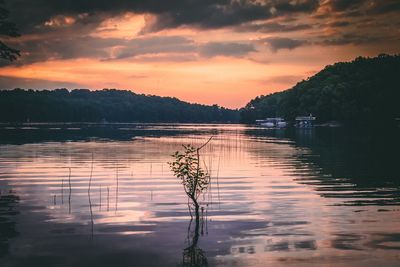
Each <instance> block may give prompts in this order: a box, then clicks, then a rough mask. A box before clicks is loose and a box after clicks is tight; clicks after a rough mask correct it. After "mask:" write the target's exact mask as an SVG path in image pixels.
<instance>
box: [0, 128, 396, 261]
mask: <svg viewBox="0 0 400 267" xmlns="http://www.w3.org/2000/svg"><path fill="white" fill-rule="evenodd" d="M0 128H1V129H0V189H1V195H0V266H4V267H6V266H192V265H188V264H186V263H185V262H186V261H187V255H185V248H187V247H188V246H189V245H190V244H191V243H192V242H193V238H195V233H194V230H193V228H194V226H193V222H192V224H191V227H190V229H189V228H188V227H189V223H190V218H191V217H190V214H189V212H188V205H187V197H185V194H184V192H183V189H182V186H181V184H180V183H179V180H178V179H177V178H175V177H173V176H172V173H171V172H170V171H169V167H168V164H167V162H168V161H170V160H171V157H170V155H171V154H172V153H173V152H174V151H176V150H178V149H180V148H181V144H183V143H185V144H187V143H190V144H194V145H200V144H201V143H203V142H204V141H206V140H207V138H208V137H209V136H211V135H214V139H213V140H212V142H211V143H210V145H209V146H207V147H206V148H204V150H203V151H202V152H203V153H202V161H203V164H205V165H206V167H207V168H208V169H209V171H210V173H211V175H212V183H211V186H210V188H209V190H208V192H207V193H206V194H205V195H204V197H201V204H202V206H203V207H204V210H203V212H202V213H201V217H202V220H201V225H200V228H199V233H200V234H199V237H198V238H199V239H198V242H197V249H198V250H197V251H201V253H202V263H203V265H199V266H206V264H205V262H207V263H208V266H378V264H380V266H399V265H400V172H399V160H398V159H399V157H398V153H399V151H400V141H399V140H398V139H399V138H398V137H399V136H400V135H399V132H398V131H394V130H390V131H386V132H381V133H379V132H374V133H371V132H370V131H368V134H367V133H366V131H363V132H362V131H353V130H348V129H340V128H338V129H313V130H304V129H303V130H297V131H296V130H267V129H260V128H255V127H247V126H243V125H201V126H196V125H189V124H181V125H167V124H162V125H150V124H147V125H137V124H115V125H108V126H102V125H72V124H71V125H57V124H53V125H46V124H45V125H25V126H18V127H14V126H10V125H0ZM90 177H92V178H91V181H90ZM89 184H90V187H89ZM185 264H186V265H185Z"/></svg>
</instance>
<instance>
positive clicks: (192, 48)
mask: <svg viewBox="0 0 400 267" xmlns="http://www.w3.org/2000/svg"><path fill="white" fill-rule="evenodd" d="M123 45H124V48H123V49H121V50H120V51H118V54H117V55H116V56H115V58H116V59H123V58H128V57H135V56H139V55H147V54H159V53H193V52H196V50H197V47H196V44H195V43H194V41H193V40H190V39H188V38H185V37H181V36H156V37H149V38H137V39H133V40H129V41H126V42H125V43H124V44H123Z"/></svg>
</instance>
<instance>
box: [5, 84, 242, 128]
mask: <svg viewBox="0 0 400 267" xmlns="http://www.w3.org/2000/svg"><path fill="white" fill-rule="evenodd" d="M27 121H29V122H102V121H107V122H236V121H238V112H237V110H230V109H226V108H223V107H219V106H217V105H213V106H207V105H200V104H190V103H187V102H184V101H180V100H179V99H177V98H171V97H159V96H153V95H142V94H135V93H133V92H130V91H123V90H115V89H104V90H99V91H89V90H87V89H75V90H72V91H68V90H66V89H57V90H52V91H48V90H42V91H34V90H22V89H14V90H5V91H0V122H27Z"/></svg>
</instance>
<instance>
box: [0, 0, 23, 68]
mask: <svg viewBox="0 0 400 267" xmlns="http://www.w3.org/2000/svg"><path fill="white" fill-rule="evenodd" d="M3 4H4V1H3V0H0V5H3ZM7 19H8V10H6V9H5V8H3V7H1V6H0V37H18V36H19V33H18V30H17V27H16V25H15V24H14V23H12V22H9V21H8V20H7ZM18 56H20V52H19V50H17V49H14V48H11V47H9V46H8V45H6V44H5V43H4V42H3V41H2V40H1V39H0V59H6V60H9V61H13V60H16V59H17V57H18Z"/></svg>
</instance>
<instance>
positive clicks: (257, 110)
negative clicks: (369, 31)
mask: <svg viewBox="0 0 400 267" xmlns="http://www.w3.org/2000/svg"><path fill="white" fill-rule="evenodd" d="M309 113H312V114H313V115H315V116H316V117H317V120H318V121H319V122H327V121H338V122H342V123H345V124H353V125H354V124H357V125H366V124H374V125H377V124H381V123H382V124H387V123H393V122H394V119H395V118H399V117H400V56H399V55H395V56H389V55H380V56H378V57H375V58H362V57H359V58H356V59H355V60H354V61H352V62H344V63H336V64H334V65H331V66H327V67H325V68H324V69H323V70H322V71H320V72H319V73H317V74H316V75H314V76H313V77H311V78H308V79H307V80H303V81H301V82H299V83H298V84H296V85H295V86H294V87H293V88H291V89H288V90H286V91H283V92H279V93H274V94H270V95H267V96H260V97H257V98H255V99H253V100H251V101H250V102H249V103H248V104H247V105H246V106H245V107H244V108H243V109H241V111H240V117H241V118H240V119H241V121H242V122H245V123H253V122H254V121H255V120H256V119H263V118H265V117H275V116H280V117H284V118H285V119H287V120H293V119H294V118H295V117H296V116H298V115H308V114H309Z"/></svg>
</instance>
